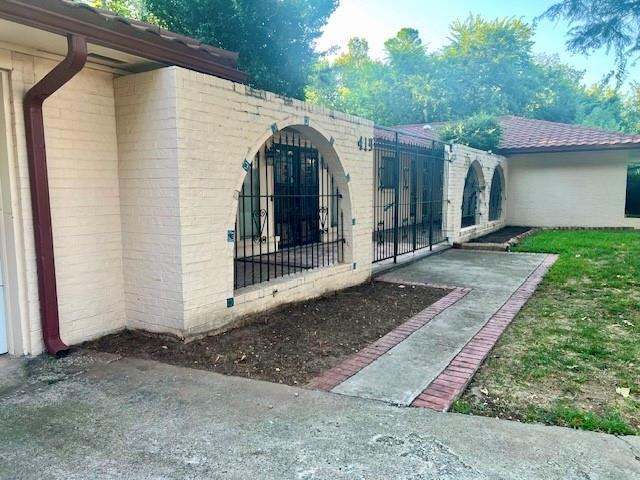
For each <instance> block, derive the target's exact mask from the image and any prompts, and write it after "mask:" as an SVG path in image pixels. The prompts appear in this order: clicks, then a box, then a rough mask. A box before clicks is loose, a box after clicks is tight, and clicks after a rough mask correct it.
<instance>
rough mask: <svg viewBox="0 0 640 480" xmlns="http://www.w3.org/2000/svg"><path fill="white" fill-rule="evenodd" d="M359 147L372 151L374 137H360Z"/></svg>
mask: <svg viewBox="0 0 640 480" xmlns="http://www.w3.org/2000/svg"><path fill="white" fill-rule="evenodd" d="M358 148H359V149H360V150H364V151H365V152H370V151H372V150H373V138H371V137H360V139H359V140H358Z"/></svg>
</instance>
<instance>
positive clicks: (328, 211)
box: [234, 129, 345, 289]
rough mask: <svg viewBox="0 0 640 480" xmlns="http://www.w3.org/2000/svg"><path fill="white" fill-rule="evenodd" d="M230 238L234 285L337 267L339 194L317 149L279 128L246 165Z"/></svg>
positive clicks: (340, 219) (341, 248)
mask: <svg viewBox="0 0 640 480" xmlns="http://www.w3.org/2000/svg"><path fill="white" fill-rule="evenodd" d="M245 170H246V171H247V175H246V177H245V180H244V183H243V185H242V189H241V191H240V194H239V196H238V214H237V217H236V228H235V235H234V242H235V248H234V253H235V254H234V257H235V261H234V264H235V269H234V287H235V288H236V289H239V288H244V287H248V286H250V285H254V284H257V283H262V282H267V281H270V280H273V279H275V278H279V277H283V276H286V275H290V274H294V273H299V272H302V271H305V270H311V269H314V268H318V267H324V266H329V265H333V264H336V263H341V262H342V261H343V259H344V242H345V240H344V213H343V210H342V193H341V192H340V190H339V189H338V186H337V182H336V181H335V178H334V175H333V173H332V172H331V171H330V169H329V166H328V164H327V163H326V161H325V159H324V158H323V157H322V155H321V154H320V152H319V151H318V149H317V148H316V147H315V146H314V145H313V144H311V142H310V141H309V140H307V139H305V138H304V137H303V136H302V135H301V134H300V133H297V132H295V131H289V130H286V129H285V130H283V131H281V132H278V133H276V134H274V136H273V137H272V138H271V139H270V140H269V141H268V142H267V144H265V145H264V146H263V147H262V148H261V149H260V151H259V152H258V154H257V155H256V157H255V158H254V159H253V162H248V161H247V162H246V166H245Z"/></svg>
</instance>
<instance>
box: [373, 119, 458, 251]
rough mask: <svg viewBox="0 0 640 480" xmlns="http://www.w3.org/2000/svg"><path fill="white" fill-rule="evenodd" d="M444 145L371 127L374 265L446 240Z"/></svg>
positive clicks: (402, 133)
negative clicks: (373, 137)
mask: <svg viewBox="0 0 640 480" xmlns="http://www.w3.org/2000/svg"><path fill="white" fill-rule="evenodd" d="M445 148H446V144H444V143H442V142H438V141H435V140H429V139H427V138H424V137H420V136H415V135H410V134H407V133H404V132H399V131H395V130H391V129H386V128H381V127H376V133H375V141H374V149H373V151H374V171H373V175H374V186H373V219H374V226H373V228H374V231H373V248H374V251H373V261H374V262H379V261H382V260H387V259H390V258H393V259H394V261H395V259H396V258H397V257H398V255H403V254H405V253H411V252H415V251H417V250H421V249H423V248H433V246H434V245H436V244H438V243H441V242H443V241H445V240H446V236H445V233H444V229H445V226H444V220H443V219H444V212H443V209H444V163H445Z"/></svg>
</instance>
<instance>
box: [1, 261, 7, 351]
mask: <svg viewBox="0 0 640 480" xmlns="http://www.w3.org/2000/svg"><path fill="white" fill-rule="evenodd" d="M3 353H7V317H6V315H5V308H4V276H3V275H2V268H0V355H2V354H3Z"/></svg>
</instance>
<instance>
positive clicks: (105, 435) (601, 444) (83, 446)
mask: <svg viewBox="0 0 640 480" xmlns="http://www.w3.org/2000/svg"><path fill="white" fill-rule="evenodd" d="M16 378H18V380H15V379H16ZM52 379H53V380H54V381H52ZM0 386H3V387H6V388H2V389H1V390H0V446H1V447H0V478H2V479H20V480H22V479H25V480H26V479H40V478H51V479H63V478H64V479H86V478H90V479H122V478H126V479H132V480H136V479H149V478H153V479H205V478H212V479H247V478H260V479H267V480H268V479H278V480H281V479H289V478H292V479H296V478H298V479H332V480H333V479H380V480H383V479H385V480H386V479H405V478H406V479H447V480H449V479H451V480H453V479H462V480H465V479H472V480H476V479H492V480H493V479H593V480H596V479H616V480H618V479H636V478H638V479H640V461H638V460H637V459H636V455H637V452H635V451H634V448H637V446H638V443H637V440H636V439H635V438H633V439H624V440H623V439H619V438H616V437H614V436H610V435H604V434H597V433H589V432H581V431H574V430H569V429H565V428H558V427H545V426H540V425H523V424H520V423H516V422H507V421H503V420H496V419H490V418H480V417H472V416H466V415H456V414H442V413H436V412H432V411H429V410H426V409H415V408H406V407H395V406H392V405H388V404H385V403H382V402H377V401H371V400H365V399H360V398H353V397H347V396H341V395H333V394H329V393H323V392H317V391H308V390H303V389H296V388H292V387H286V386H282V385H275V384H269V383H265V382H259V381H253V380H247V379H242V378H234V377H226V376H222V375H218V374H214V373H209V372H205V371H200V370H191V369H185V368H180V367H174V366H169V365H164V364H160V363H156V362H148V361H143V360H137V359H119V358H118V357H114V356H105V355H100V354H97V355H96V354H90V353H86V352H80V353H76V354H74V355H72V357H70V358H69V359H65V360H63V361H53V360H49V359H46V358H42V357H41V358H36V359H29V360H24V359H2V361H1V362H0ZM632 444H635V447H632V446H631V445H632Z"/></svg>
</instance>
